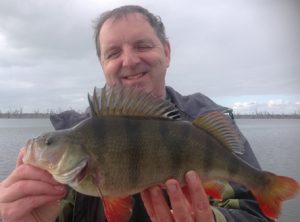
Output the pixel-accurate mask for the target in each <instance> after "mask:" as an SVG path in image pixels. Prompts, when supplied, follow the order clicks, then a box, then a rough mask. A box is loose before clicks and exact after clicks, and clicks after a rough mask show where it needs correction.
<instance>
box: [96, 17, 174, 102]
mask: <svg viewBox="0 0 300 222" xmlns="http://www.w3.org/2000/svg"><path fill="white" fill-rule="evenodd" d="M99 39H100V49H101V58H100V63H101V66H102V69H103V72H104V75H105V78H106V82H107V83H108V84H109V85H114V84H121V85H127V86H138V87H141V88H143V89H144V90H145V91H146V92H152V93H153V95H156V96H158V97H164V96H165V75H166V70H167V68H168V66H169V63H170V46H169V43H168V42H167V43H164V44H163V43H162V42H161V41H160V40H159V38H158V37H157V35H156V33H155V31H154V29H153V28H152V27H151V25H150V24H149V22H148V21H147V20H146V18H145V17H144V16H143V15H142V14H139V13H132V14H128V15H127V16H125V17H121V18H119V19H114V18H110V19H108V20H107V21H106V22H105V23H104V24H103V26H102V28H101V30H100V35H99Z"/></svg>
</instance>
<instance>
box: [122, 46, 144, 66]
mask: <svg viewBox="0 0 300 222" xmlns="http://www.w3.org/2000/svg"><path fill="white" fill-rule="evenodd" d="M139 62H140V58H139V56H138V54H137V52H135V51H134V50H133V49H130V48H127V49H124V50H123V55H122V63H123V67H128V68H132V67H135V66H136V65H137V64H138V63H139Z"/></svg>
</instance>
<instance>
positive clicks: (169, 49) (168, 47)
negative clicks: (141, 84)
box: [163, 40, 171, 67]
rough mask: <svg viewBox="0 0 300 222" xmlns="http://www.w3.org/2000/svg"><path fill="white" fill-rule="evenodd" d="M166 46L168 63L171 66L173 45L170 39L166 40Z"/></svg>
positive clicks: (165, 51)
mask: <svg viewBox="0 0 300 222" xmlns="http://www.w3.org/2000/svg"><path fill="white" fill-rule="evenodd" d="M163 46H164V53H165V55H166V57H167V65H168V67H169V65H170V61H171V46H170V42H169V41H167V40H166V41H165V43H164V44H163Z"/></svg>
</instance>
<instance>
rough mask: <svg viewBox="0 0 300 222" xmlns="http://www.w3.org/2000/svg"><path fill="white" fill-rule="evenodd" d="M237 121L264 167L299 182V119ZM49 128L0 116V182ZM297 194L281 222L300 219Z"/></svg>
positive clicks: (41, 122) (41, 123)
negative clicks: (21, 153) (28, 145)
mask: <svg viewBox="0 0 300 222" xmlns="http://www.w3.org/2000/svg"><path fill="white" fill-rule="evenodd" d="M237 123H238V125H239V127H240V129H241V130H242V132H243V133H244V135H245V136H246V138H247V139H248V141H249V142H250V144H251V146H252V148H253V150H254V152H255V154H256V156H257V159H258V160H259V162H260V164H261V166H262V168H263V169H265V170H269V171H272V172H274V173H276V174H281V175H286V176H290V177H293V178H295V179H297V180H298V181H300V120H299V119H297V120H295V119H264V120H257V119H238V120H237ZM49 130H53V127H52V126H51V124H50V121H49V120H47V119H0V181H1V180H3V179H4V178H5V177H6V176H7V175H8V174H9V173H10V172H11V171H12V170H13V168H14V166H15V160H16V156H17V154H18V151H19V148H20V147H22V146H24V144H26V141H27V140H28V139H29V138H32V137H35V136H37V135H39V134H41V133H43V132H47V131H49ZM299 196H300V195H299ZM299 196H298V197H297V198H296V199H293V200H289V201H287V202H285V203H284V205H283V211H282V215H281V218H280V220H279V221H280V222H295V221H299V218H300V210H299V206H300V197H299Z"/></svg>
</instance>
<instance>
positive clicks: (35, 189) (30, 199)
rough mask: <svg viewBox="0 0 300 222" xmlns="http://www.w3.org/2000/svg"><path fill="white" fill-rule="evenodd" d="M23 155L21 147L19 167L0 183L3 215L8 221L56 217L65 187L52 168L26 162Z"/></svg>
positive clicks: (0, 210)
mask: <svg viewBox="0 0 300 222" xmlns="http://www.w3.org/2000/svg"><path fill="white" fill-rule="evenodd" d="M23 155H24V149H21V151H20V153H19V155H18V159H17V164H16V168H15V169H14V170H13V172H12V173H11V174H10V175H9V176H8V177H7V178H6V179H4V180H3V181H2V182H1V183H0V215H1V218H2V219H3V221H5V222H9V221H14V222H17V221H18V222H20V221H26V222H35V221H39V220H40V219H41V218H42V221H47V222H51V221H55V219H56V217H57V216H58V213H59V203H58V201H59V200H60V199H61V198H62V197H63V196H64V195H65V193H66V191H65V187H64V186H63V185H61V184H58V183H57V182H56V181H54V179H53V178H52V176H51V175H50V174H49V173H48V172H46V171H44V170H41V169H38V168H35V167H32V166H29V165H26V164H24V163H23V161H22V158H23Z"/></svg>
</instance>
